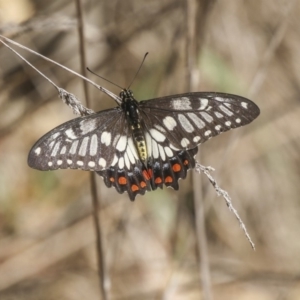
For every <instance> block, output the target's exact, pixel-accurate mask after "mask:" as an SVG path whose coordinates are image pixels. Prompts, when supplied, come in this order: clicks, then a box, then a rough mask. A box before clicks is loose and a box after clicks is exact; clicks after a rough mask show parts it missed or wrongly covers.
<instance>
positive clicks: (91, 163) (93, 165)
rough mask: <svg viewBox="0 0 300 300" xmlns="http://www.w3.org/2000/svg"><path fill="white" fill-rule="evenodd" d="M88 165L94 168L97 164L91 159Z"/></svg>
mask: <svg viewBox="0 0 300 300" xmlns="http://www.w3.org/2000/svg"><path fill="white" fill-rule="evenodd" d="M88 166H89V167H90V168H94V167H95V166H96V164H95V162H94V161H89V162H88Z"/></svg>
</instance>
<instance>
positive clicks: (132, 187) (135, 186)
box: [131, 184, 139, 192]
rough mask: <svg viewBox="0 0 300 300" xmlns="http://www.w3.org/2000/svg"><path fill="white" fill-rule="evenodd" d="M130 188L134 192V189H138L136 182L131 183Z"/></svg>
mask: <svg viewBox="0 0 300 300" xmlns="http://www.w3.org/2000/svg"><path fill="white" fill-rule="evenodd" d="M131 190H132V191H133V192H136V191H138V190H139V187H138V186H137V185H136V184H133V185H132V186H131Z"/></svg>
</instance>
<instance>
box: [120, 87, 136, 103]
mask: <svg viewBox="0 0 300 300" xmlns="http://www.w3.org/2000/svg"><path fill="white" fill-rule="evenodd" d="M120 98H121V99H122V100H123V102H125V101H126V100H127V99H133V92H132V90H128V89H124V90H123V91H122V92H121V93H120Z"/></svg>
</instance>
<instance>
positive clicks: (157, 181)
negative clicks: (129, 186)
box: [154, 177, 162, 184]
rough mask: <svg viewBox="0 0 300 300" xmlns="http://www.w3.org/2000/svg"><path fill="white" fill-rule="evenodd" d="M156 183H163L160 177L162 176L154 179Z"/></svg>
mask: <svg viewBox="0 0 300 300" xmlns="http://www.w3.org/2000/svg"><path fill="white" fill-rule="evenodd" d="M154 182H155V183H157V184H158V183H162V179H161V178H160V177H157V178H155V181H154Z"/></svg>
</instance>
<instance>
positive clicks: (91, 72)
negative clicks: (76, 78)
mask: <svg viewBox="0 0 300 300" xmlns="http://www.w3.org/2000/svg"><path fill="white" fill-rule="evenodd" d="M86 69H87V70H88V71H89V72H91V73H92V74H94V75H96V76H97V77H99V78H101V79H103V80H105V81H107V82H109V83H111V84H113V85H114V86H117V87H118V88H120V89H121V90H124V88H122V87H121V86H119V85H118V84H116V83H114V82H112V81H110V80H108V79H106V78H104V77H102V76H100V75H98V74H96V73H95V72H93V71H92V70H91V69H90V68H86Z"/></svg>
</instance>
